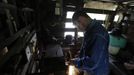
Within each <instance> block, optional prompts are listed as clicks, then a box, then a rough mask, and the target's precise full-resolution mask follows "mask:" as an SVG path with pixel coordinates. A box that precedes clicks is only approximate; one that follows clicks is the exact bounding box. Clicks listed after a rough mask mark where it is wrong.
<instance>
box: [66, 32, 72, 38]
mask: <svg viewBox="0 0 134 75" xmlns="http://www.w3.org/2000/svg"><path fill="white" fill-rule="evenodd" d="M67 35H72V36H73V37H74V32H65V33H64V37H66V36H67Z"/></svg>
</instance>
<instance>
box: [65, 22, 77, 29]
mask: <svg viewBox="0 0 134 75" xmlns="http://www.w3.org/2000/svg"><path fill="white" fill-rule="evenodd" d="M65 28H75V26H74V25H73V23H71V22H67V23H65Z"/></svg>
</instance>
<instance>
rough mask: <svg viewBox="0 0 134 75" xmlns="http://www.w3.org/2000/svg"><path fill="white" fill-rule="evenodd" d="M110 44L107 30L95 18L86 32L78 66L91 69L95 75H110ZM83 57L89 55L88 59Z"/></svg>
mask: <svg viewBox="0 0 134 75" xmlns="http://www.w3.org/2000/svg"><path fill="white" fill-rule="evenodd" d="M108 45H109V35H108V33H107V31H106V30H105V28H104V27H103V26H102V25H101V23H99V22H98V21H96V20H93V21H92V22H91V23H90V25H89V26H88V27H87V29H86V32H85V34H84V41H83V44H82V47H81V51H80V56H79V62H78V64H79V65H78V64H77V65H78V67H80V68H81V69H85V70H87V71H90V73H92V74H93V75H108V72H109V59H108V58H109V57H108ZM83 57H84V58H85V57H87V58H86V61H85V59H84V58H83ZM85 63H86V64H85Z"/></svg>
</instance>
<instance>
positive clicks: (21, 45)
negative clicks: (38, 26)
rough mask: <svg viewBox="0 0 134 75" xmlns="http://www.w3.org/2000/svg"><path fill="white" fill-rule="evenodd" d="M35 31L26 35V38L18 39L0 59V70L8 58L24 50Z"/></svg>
mask: <svg viewBox="0 0 134 75" xmlns="http://www.w3.org/2000/svg"><path fill="white" fill-rule="evenodd" d="M34 33H35V31H33V32H31V33H30V34H28V35H26V37H24V38H23V37H22V38H19V39H18V40H17V42H16V43H15V44H14V45H13V46H12V48H10V50H9V52H8V53H7V54H5V55H4V56H3V57H1V60H0V69H1V68H2V66H3V65H4V63H5V62H7V61H8V60H9V59H10V57H12V56H13V55H15V54H19V53H20V52H21V51H22V50H24V49H25V48H26V46H27V44H29V41H30V39H31V38H32V36H33V35H34Z"/></svg>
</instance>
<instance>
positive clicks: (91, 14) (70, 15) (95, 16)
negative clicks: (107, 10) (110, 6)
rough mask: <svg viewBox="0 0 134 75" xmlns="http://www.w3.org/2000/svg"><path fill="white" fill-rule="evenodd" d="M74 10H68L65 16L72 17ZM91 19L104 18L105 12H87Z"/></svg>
mask: <svg viewBox="0 0 134 75" xmlns="http://www.w3.org/2000/svg"><path fill="white" fill-rule="evenodd" d="M73 14H74V12H72V11H68V12H67V16H66V18H72V16H73ZM87 14H88V15H89V16H90V17H91V18H92V19H96V20H103V21H104V20H105V18H106V14H96V13H87Z"/></svg>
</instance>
